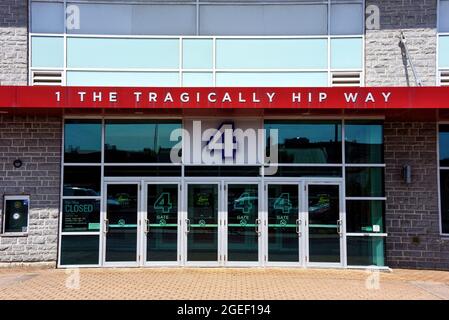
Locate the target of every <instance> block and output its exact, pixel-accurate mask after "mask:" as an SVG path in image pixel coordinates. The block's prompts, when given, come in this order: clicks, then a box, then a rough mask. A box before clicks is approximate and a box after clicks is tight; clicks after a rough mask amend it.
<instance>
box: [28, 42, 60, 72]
mask: <svg viewBox="0 0 449 320" xmlns="http://www.w3.org/2000/svg"><path fill="white" fill-rule="evenodd" d="M31 66H32V67H42V68H63V67H64V38H59V37H32V38H31Z"/></svg>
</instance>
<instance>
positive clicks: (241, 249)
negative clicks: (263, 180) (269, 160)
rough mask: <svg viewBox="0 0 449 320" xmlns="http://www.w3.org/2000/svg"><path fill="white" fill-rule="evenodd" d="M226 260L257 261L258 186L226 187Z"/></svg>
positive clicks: (236, 185)
mask: <svg viewBox="0 0 449 320" xmlns="http://www.w3.org/2000/svg"><path fill="white" fill-rule="evenodd" d="M227 189H228V260H229V261H258V260H259V257H258V253H259V251H258V239H259V237H258V233H257V230H258V224H257V219H258V213H259V197H258V186H257V185H256V184H253V185H238V184H234V185H232V184H230V185H228V188H227Z"/></svg>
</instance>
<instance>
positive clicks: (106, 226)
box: [104, 219, 109, 233]
mask: <svg viewBox="0 0 449 320" xmlns="http://www.w3.org/2000/svg"><path fill="white" fill-rule="evenodd" d="M108 232H109V220H108V219H104V233H108Z"/></svg>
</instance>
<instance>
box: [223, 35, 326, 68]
mask: <svg viewBox="0 0 449 320" xmlns="http://www.w3.org/2000/svg"><path fill="white" fill-rule="evenodd" d="M216 46H217V48H216V57H217V68H219V69H293V68H305V69H325V68H327V40H326V39H218V40H217V45H216Z"/></svg>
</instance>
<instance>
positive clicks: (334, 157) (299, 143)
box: [265, 121, 342, 163]
mask: <svg viewBox="0 0 449 320" xmlns="http://www.w3.org/2000/svg"><path fill="white" fill-rule="evenodd" d="M265 129H266V130H267V132H269V130H276V129H277V130H278V150H279V151H278V157H279V163H341V162H342V159H341V124H340V123H339V122H327V123H326V122H309V123H301V122H294V121H266V122H265ZM269 139H270V137H269V136H268V138H267V148H268V146H269V145H270V143H271V142H270V140H269ZM267 154H269V150H267Z"/></svg>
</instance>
